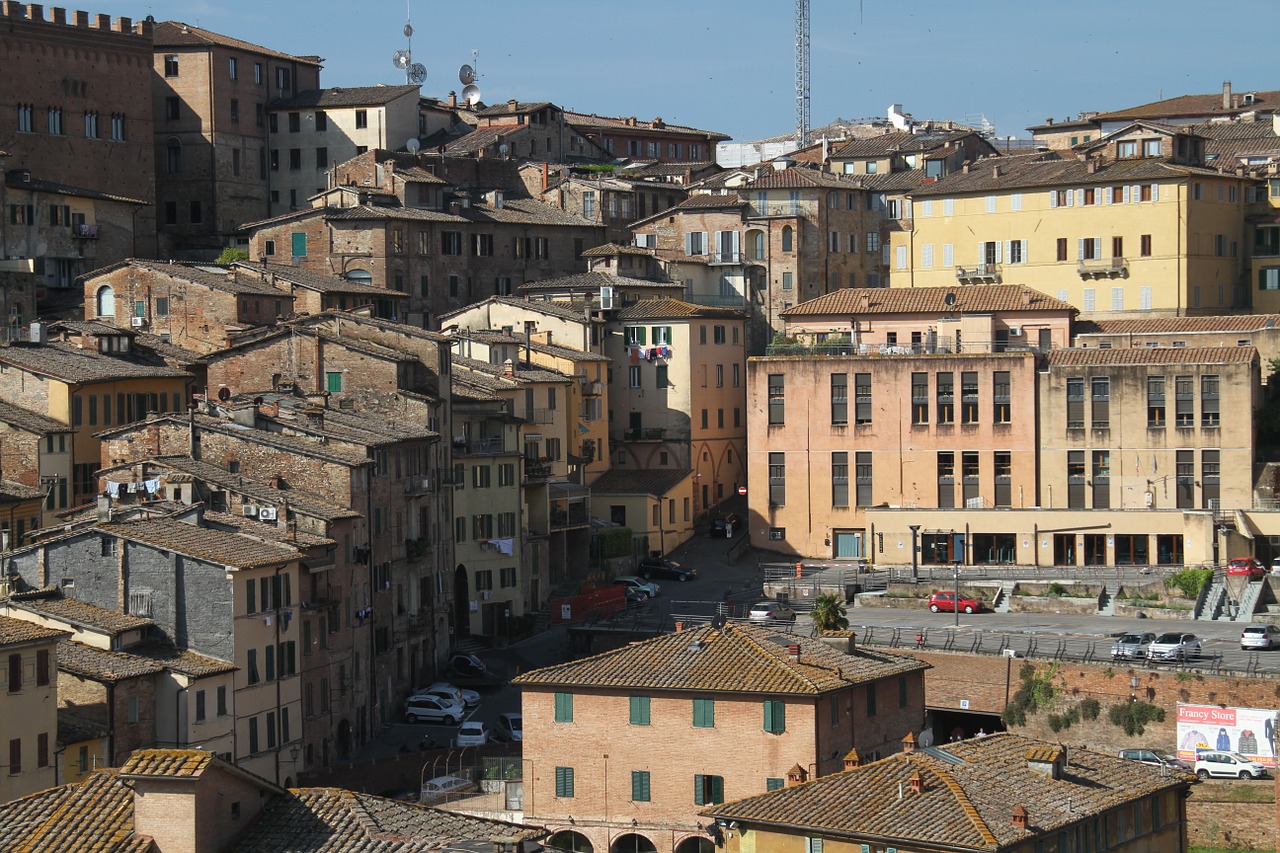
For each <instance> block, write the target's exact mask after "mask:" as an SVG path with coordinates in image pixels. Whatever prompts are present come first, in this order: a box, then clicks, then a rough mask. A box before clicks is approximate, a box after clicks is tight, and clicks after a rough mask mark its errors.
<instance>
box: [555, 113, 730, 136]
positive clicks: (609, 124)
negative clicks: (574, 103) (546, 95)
mask: <svg viewBox="0 0 1280 853" xmlns="http://www.w3.org/2000/svg"><path fill="white" fill-rule="evenodd" d="M564 121H565V124H569V125H573V126H576V127H591V128H607V129H611V130H635V131H644V132H646V133H670V134H679V135H682V136H683V135H688V134H691V133H694V134H697V135H699V136H706V137H707V138H708V139H710V140H712V141H722V140H726V139H730V138H731V137H730V136H728V135H727V134H724V133H717V132H716V131H714V130H699V129H698V128H696V127H688V126H685V125H681V124H666V123H662V124H659V125H658V126H657V127H654V125H653V122H649V121H643V120H639V121H635V123H634V124H630V122H631V121H632V119H630V118H621V117H611V116H598V115H587V114H585V113H575V112H569V111H568V110H566V111H565V113H564Z"/></svg>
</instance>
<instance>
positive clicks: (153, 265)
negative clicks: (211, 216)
mask: <svg viewBox="0 0 1280 853" xmlns="http://www.w3.org/2000/svg"><path fill="white" fill-rule="evenodd" d="M123 267H136V268H137V269H145V270H150V271H151V272H156V273H160V274H161V275H165V276H168V277H169V278H173V279H177V280H178V281H185V282H189V283H191V284H198V285H201V286H203V287H207V288H209V289H210V290H221V291H224V292H226V293H235V294H248V295H257V296H281V295H282V294H281V293H280V291H278V290H276V289H275V288H273V287H272V286H271V285H269V284H267V283H266V282H265V281H263V280H262V277H261V276H260V275H256V274H247V275H246V274H245V271H244V270H239V271H237V270H236V269H235V268H233V267H230V266H224V265H222V264H194V263H192V264H188V263H165V262H164V261H152V260H147V259H145V258H126V259H125V260H123V261H117V262H116V263H114V264H111V265H109V266H105V267H100V268H99V269H96V270H93V271H92V272H88V273H85V274H84V275H83V276H81V280H84V279H93V278H97V277H98V276H101V275H105V274H107V273H110V272H115V271H116V270H118V269H121V268H123Z"/></svg>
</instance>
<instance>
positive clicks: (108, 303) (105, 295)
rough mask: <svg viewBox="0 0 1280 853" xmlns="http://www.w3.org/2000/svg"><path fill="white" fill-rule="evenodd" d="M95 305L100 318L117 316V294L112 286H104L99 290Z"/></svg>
mask: <svg viewBox="0 0 1280 853" xmlns="http://www.w3.org/2000/svg"><path fill="white" fill-rule="evenodd" d="M95 304H96V306H97V309H98V316H99V317H114V316H116V292H115V291H114V290H112V289H111V288H110V286H108V285H105V284H104V285H103V286H102V287H99V288H98V293H97V298H96V300H95Z"/></svg>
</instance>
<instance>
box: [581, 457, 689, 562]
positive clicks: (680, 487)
mask: <svg viewBox="0 0 1280 853" xmlns="http://www.w3.org/2000/svg"><path fill="white" fill-rule="evenodd" d="M695 486H696V481H695V480H694V477H693V471H691V470H689V469H688V468H660V469H652V468H651V469H639V470H627V469H623V468H614V469H612V470H610V471H607V472H606V473H604V474H603V475H601V476H600V477H599V478H597V479H596V481H595V482H594V483H592V484H591V497H592V506H593V507H594V509H595V513H596V516H597V517H598V518H602V519H607V520H608V521H609V523H610V524H614V525H617V526H618V527H626V528H628V529H630V530H631V537H632V539H631V541H632V554H633V556H636V557H639V558H642V559H643V558H645V557H648V556H653V555H662V554H667V553H669V552H671V551H673V550H675V549H676V548H678V547H680V545H682V544H684V543H685V542H686V541H688V540H689V539H690V538H692V536H693V522H694V516H693V510H692V506H693V495H694V491H695Z"/></svg>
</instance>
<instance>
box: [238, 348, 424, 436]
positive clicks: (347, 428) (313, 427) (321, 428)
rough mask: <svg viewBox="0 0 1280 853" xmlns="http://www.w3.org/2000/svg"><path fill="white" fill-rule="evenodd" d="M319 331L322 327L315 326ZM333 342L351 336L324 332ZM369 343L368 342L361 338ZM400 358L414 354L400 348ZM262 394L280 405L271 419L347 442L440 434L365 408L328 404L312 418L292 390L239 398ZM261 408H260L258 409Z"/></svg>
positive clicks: (306, 405)
mask: <svg viewBox="0 0 1280 853" xmlns="http://www.w3.org/2000/svg"><path fill="white" fill-rule="evenodd" d="M316 331H319V330H316ZM323 337H324V338H325V340H330V339H332V341H333V342H334V343H347V342H349V341H350V339H349V338H339V337H337V336H336V335H335V336H323ZM359 343H361V344H364V345H366V346H368V345H369V344H368V342H366V341H359ZM390 351H391V352H394V353H398V354H399V358H401V359H406V358H413V356H410V355H408V354H406V353H404V352H402V351H400V350H390ZM258 397H261V398H262V399H263V401H264V402H265V403H267V404H268V405H273V404H278V405H279V406H280V409H279V411H278V412H276V413H275V414H273V415H264V417H267V418H268V420H270V421H272V422H274V423H277V424H280V425H281V426H282V427H283V428H284V429H286V430H288V431H290V432H294V433H302V434H304V435H313V436H323V437H324V438H325V439H332V440H336V441H340V442H346V443H348V444H351V445H354V446H356V447H378V446H381V445H385V444H396V443H398V442H401V441H424V440H430V439H433V438H437V437H438V436H439V433H437V432H436V431H435V430H432V429H430V428H428V427H427V425H426V423H425V422H421V421H417V420H413V419H401V420H390V419H386V418H371V417H369V416H368V415H367V414H365V413H362V412H354V411H349V410H347V409H342V408H328V409H325V410H324V412H323V418H322V422H321V421H313V420H311V419H310V417H309V416H308V410H309V409H310V404H309V403H308V402H306V401H304V400H300V399H298V398H297V397H294V396H293V395H291V394H284V393H280V392H278V391H263V392H258V393H255V394H241V395H239V396H238V397H236V398H234V399H235V400H236V401H243V402H250V401H252V400H254V399H256V398H258ZM259 411H261V409H259Z"/></svg>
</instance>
